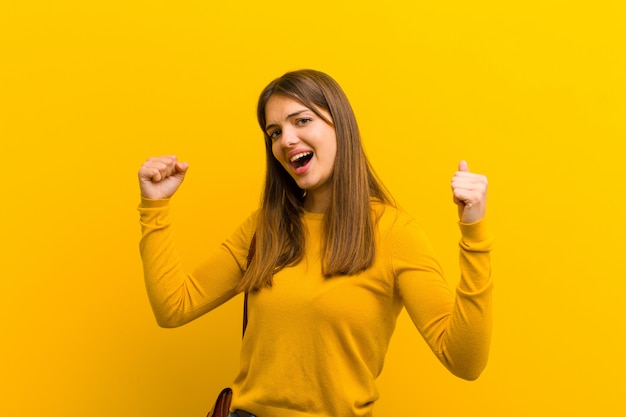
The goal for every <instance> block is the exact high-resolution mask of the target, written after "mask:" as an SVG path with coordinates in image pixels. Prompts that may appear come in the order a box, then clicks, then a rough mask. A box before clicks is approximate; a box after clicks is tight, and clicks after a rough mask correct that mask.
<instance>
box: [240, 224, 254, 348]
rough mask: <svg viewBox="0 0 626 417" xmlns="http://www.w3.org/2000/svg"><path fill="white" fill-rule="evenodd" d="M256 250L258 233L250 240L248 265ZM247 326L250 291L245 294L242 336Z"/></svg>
mask: <svg viewBox="0 0 626 417" xmlns="http://www.w3.org/2000/svg"><path fill="white" fill-rule="evenodd" d="M255 251H256V233H255V234H254V235H252V241H250V247H249V248H248V263H247V265H246V267H248V266H250V262H252V258H254V252H255ZM246 327H248V291H246V293H245V294H244V296H243V331H242V332H241V333H242V334H241V337H242V338H243V336H244V335H245V334H246Z"/></svg>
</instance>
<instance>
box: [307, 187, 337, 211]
mask: <svg viewBox="0 0 626 417" xmlns="http://www.w3.org/2000/svg"><path fill="white" fill-rule="evenodd" d="M330 192H331V190H330V189H327V190H307V193H306V197H305V198H304V209H305V210H306V211H308V212H309V213H324V212H326V209H327V208H328V206H329V205H330Z"/></svg>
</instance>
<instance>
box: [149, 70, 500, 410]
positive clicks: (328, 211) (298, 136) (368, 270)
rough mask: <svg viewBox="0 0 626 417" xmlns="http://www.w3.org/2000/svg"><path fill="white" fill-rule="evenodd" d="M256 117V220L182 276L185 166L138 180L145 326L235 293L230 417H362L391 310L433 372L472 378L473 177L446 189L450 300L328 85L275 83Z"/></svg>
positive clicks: (480, 213)
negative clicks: (456, 248)
mask: <svg viewBox="0 0 626 417" xmlns="http://www.w3.org/2000/svg"><path fill="white" fill-rule="evenodd" d="M257 116H258V120H259V124H260V126H261V129H262V130H263V133H264V136H265V146H266V159H267V172H266V178H265V189H264V193H263V199H262V204H261V207H260V208H259V209H258V210H257V211H256V212H255V213H254V214H253V215H252V216H251V217H250V218H248V219H246V220H245V221H244V222H243V223H242V225H241V226H240V227H239V228H238V229H237V230H236V231H235V232H234V233H233V234H232V235H231V236H230V237H229V238H228V239H226V240H225V241H224V242H223V244H222V245H221V247H220V248H218V249H216V250H215V252H214V253H212V254H211V255H209V256H207V259H206V261H205V262H204V263H203V264H202V265H199V266H198V267H197V268H196V269H195V270H193V271H191V272H189V273H188V272H185V271H183V270H182V267H181V265H180V262H179V260H178V257H177V255H176V251H175V248H174V243H173V239H172V235H171V224H170V220H169V215H168V201H169V198H170V197H172V195H174V193H175V192H176V190H177V189H178V187H179V186H180V184H181V183H182V181H183V178H184V176H185V173H186V172H187V168H188V166H187V164H186V163H184V162H180V161H178V160H177V159H176V157H173V156H164V157H157V158H150V159H148V160H147V161H146V162H145V163H144V164H143V165H142V167H141V168H140V170H139V182H140V188H141V195H142V200H141V204H140V207H139V211H140V216H141V225H142V239H141V245H140V247H141V256H142V260H143V264H144V272H145V279H146V284H147V291H148V295H149V298H150V301H151V304H152V308H153V310H154V314H155V316H156V319H157V321H158V323H159V324H160V325H161V326H164V327H174V326H180V325H183V324H185V323H187V322H189V321H191V320H193V319H195V318H197V317H199V316H201V315H203V314H205V313H207V312H209V311H211V310H212V309H214V308H216V307H218V306H219V305H221V304H223V303H225V302H226V301H228V300H229V299H231V298H233V297H234V296H236V295H237V294H238V293H240V292H242V291H247V292H248V294H249V298H248V315H249V322H248V327H247V330H246V333H245V337H244V339H243V342H242V349H241V367H240V370H239V373H238V375H237V377H236V379H235V380H234V383H233V393H234V394H233V400H232V405H231V408H232V410H231V411H233V412H234V413H233V414H231V415H232V416H248V415H255V416H259V417H270V416H271V417H283V416H285V417H294V416H295V417H298V416H302V417H304V416H319V417H322V416H324V417H337V416H371V415H372V410H373V407H374V403H375V402H376V400H377V399H378V392H377V389H376V386H375V380H376V378H377V377H378V375H379V374H380V372H381V371H382V366H383V361H384V357H385V353H386V351H387V348H388V345H389V341H390V338H391V335H392V333H393V331H394V328H395V324H396V318H397V317H398V315H399V313H400V311H401V310H402V308H406V310H407V312H408V314H409V315H410V317H411V319H412V320H413V322H414V323H415V326H416V327H417V330H418V331H419V332H420V334H422V336H423V337H424V339H425V341H426V342H427V343H428V345H429V346H430V347H431V349H432V351H433V352H434V354H435V355H436V356H437V357H438V358H439V360H440V361H441V362H442V363H443V365H445V366H446V367H447V368H448V369H449V370H450V371H451V372H452V373H454V374H455V375H457V376H459V377H461V378H465V379H469V380H472V379H475V378H477V377H478V376H479V375H480V373H481V372H482V370H483V369H484V367H485V364H486V362H487V356H488V351H489V339H490V334H491V299H492V296H491V293H492V291H491V289H492V283H491V271H490V258H489V251H490V249H491V237H490V235H489V233H488V231H487V229H486V226H485V222H484V220H483V218H484V216H485V205H486V194H487V180H486V178H485V177H484V176H482V175H478V174H474V173H471V172H469V171H468V168H467V164H466V163H465V162H463V161H462V162H461V163H460V164H459V169H458V171H457V172H456V173H455V174H454V177H453V179H452V192H453V198H454V202H455V203H456V204H457V205H458V209H459V220H460V222H459V227H460V231H461V239H460V258H459V259H460V269H461V277H460V280H459V283H458V285H457V287H456V291H454V292H453V291H451V290H450V288H449V286H448V284H447V283H446V281H445V279H444V277H443V275H442V271H441V268H440V266H439V264H438V262H437V260H436V259H435V257H434V256H433V250H432V248H431V245H430V243H429V241H428V239H427V237H426V236H425V234H424V231H423V230H422V229H421V228H420V226H419V225H418V223H417V222H416V221H415V220H414V219H413V218H412V217H411V216H409V215H408V214H407V213H405V212H403V211H402V210H400V209H399V208H397V207H396V206H395V204H394V202H393V200H392V199H391V197H390V196H389V194H388V193H387V191H386V190H385V188H384V187H383V185H382V184H381V183H380V181H379V180H378V179H377V178H376V176H375V174H374V172H373V170H372V168H371V167H370V164H369V162H368V160H367V158H366V156H365V153H364V151H363V148H362V145H361V140H360V136H359V131H358V127H357V123H356V119H355V116H354V114H353V111H352V108H351V106H350V104H349V102H348V99H347V98H346V96H345V94H344V93H343V91H342V90H341V88H340V87H339V85H338V84H337V83H336V82H335V81H334V80H333V79H332V78H330V77H329V76H328V75H326V74H324V73H321V72H318V71H313V70H302V71H295V72H290V73H287V74H285V75H283V76H282V77H280V78H278V79H276V80H274V81H273V82H272V83H270V84H269V85H268V86H267V87H266V88H265V89H264V90H263V92H262V93H261V96H260V98H259V103H258V112H257ZM253 238H254V242H255V243H254V249H255V253H254V256H253V257H252V260H251V262H250V264H249V265H248V263H247V255H248V251H249V249H250V246H251V242H252V241H253ZM407 359H408V360H410V358H407ZM237 410H241V411H237ZM243 410H245V411H243ZM235 412H237V413H235Z"/></svg>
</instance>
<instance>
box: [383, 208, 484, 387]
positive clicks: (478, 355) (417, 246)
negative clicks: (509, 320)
mask: <svg viewBox="0 0 626 417" xmlns="http://www.w3.org/2000/svg"><path fill="white" fill-rule="evenodd" d="M459 227H460V229H461V236H462V237H461V240H460V244H459V247H460V250H459V266H460V271H461V277H460V280H459V282H458V284H457V286H456V290H455V291H452V290H451V288H450V285H449V284H448V283H447V282H446V280H445V278H444V275H443V273H442V270H441V267H440V265H439V264H438V262H437V261H436V259H435V257H434V255H433V253H434V251H433V249H432V247H431V244H430V243H429V241H428V239H427V237H426V235H425V233H424V231H423V230H422V229H421V227H419V225H417V224H416V223H415V222H414V221H413V222H410V223H408V224H407V225H406V227H405V228H404V230H403V231H402V232H401V234H400V236H399V238H398V240H397V243H396V247H395V254H394V269H395V272H396V274H397V275H396V276H397V283H398V289H399V292H400V295H401V297H402V300H403V303H404V305H405V307H406V309H407V312H408V313H409V316H410V317H411V319H412V321H413V322H414V324H415V325H416V327H417V329H418V330H419V331H420V333H421V334H422V336H423V337H424V339H425V340H426V342H427V343H428V345H429V346H430V348H431V349H432V351H433V352H434V353H435V355H436V356H437V358H438V359H439V360H440V361H441V363H443V365H444V366H445V367H446V368H448V369H449V370H450V371H451V372H452V373H453V374H454V375H456V376H458V377H460V378H463V379H467V380H474V379H476V378H478V376H479V375H480V374H481V372H482V371H483V369H484V368H485V366H486V364H487V358H488V355H489V345H490V339H491V328H492V288H493V284H492V281H491V264H490V250H491V246H492V238H491V236H490V235H489V232H488V230H487V226H486V222H485V220H482V221H480V222H477V223H473V224H464V223H460V224H459Z"/></svg>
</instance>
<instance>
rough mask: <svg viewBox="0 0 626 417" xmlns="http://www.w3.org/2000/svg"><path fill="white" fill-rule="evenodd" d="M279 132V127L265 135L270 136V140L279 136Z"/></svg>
mask: <svg viewBox="0 0 626 417" xmlns="http://www.w3.org/2000/svg"><path fill="white" fill-rule="evenodd" d="M280 133H281V132H280V129H275V130H272V131H271V132H267V135H268V136H269V137H270V139H271V140H276V139H278V138H279V137H280Z"/></svg>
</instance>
